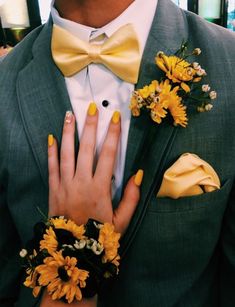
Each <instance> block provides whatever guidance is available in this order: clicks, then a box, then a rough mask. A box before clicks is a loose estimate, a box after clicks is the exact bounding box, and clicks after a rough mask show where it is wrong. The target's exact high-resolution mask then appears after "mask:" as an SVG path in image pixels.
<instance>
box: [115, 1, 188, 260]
mask: <svg viewBox="0 0 235 307" xmlns="http://www.w3.org/2000/svg"><path fill="white" fill-rule="evenodd" d="M186 28H187V27H186V26H185V20H184V16H183V14H182V11H181V10H180V9H179V8H178V7H177V6H175V5H174V4H173V3H172V2H171V1H170V0H158V6H157V10H156V13H155V17H154V20H153V24H152V28H151V31H150V33H149V37H148V40H147V43H146V47H145V51H144V55H143V58H142V63H141V68H140V75H139V81H138V84H137V85H136V88H137V89H138V88H141V87H143V86H144V85H147V84H149V83H150V82H151V81H152V80H160V78H161V76H162V73H161V71H160V69H158V68H157V67H156V64H155V56H156V54H157V52H159V51H163V52H165V53H166V54H173V53H175V52H176V51H177V50H178V49H179V47H180V45H181V43H182V41H183V40H187V39H188V33H187V32H186V30H185V29H186ZM156 125H157V124H156ZM150 127H151V124H150V117H149V116H146V115H142V116H140V117H137V118H134V117H132V119H131V125H130V130H129V136H128V146H127V154H126V163H125V173H124V185H125V184H126V182H127V180H128V179H129V178H130V176H132V175H133V174H134V173H135V172H136V171H137V170H138V168H139V167H141V168H142V167H143V166H144V167H143V168H144V179H143V183H142V186H141V198H140V201H139V204H138V206H137V209H136V212H135V214H134V217H133V218H132V221H131V223H130V225H129V228H128V230H127V232H126V235H125V236H124V238H123V240H122V245H121V251H120V252H121V254H122V255H124V254H125V252H126V250H127V248H128V247H129V246H130V244H131V243H132V241H133V239H134V237H135V234H136V232H137V231H138V228H139V227H140V225H141V221H142V219H143V218H144V215H145V212H146V209H147V204H148V200H149V199H150V198H151V197H152V195H153V193H155V192H156V191H157V190H158V188H159V187H160V184H161V180H162V176H163V173H164V169H165V167H166V163H167V155H168V153H169V152H170V150H171V147H172V144H173V142H174V139H175V136H176V134H177V131H178V129H180V128H176V127H174V126H173V125H172V124H170V123H169V122H167V121H164V122H163V123H161V124H160V125H158V126H156V127H154V128H155V135H154V136H155V139H154V142H153V144H152V146H151V147H150V150H149V151H148V155H147V156H146V160H145V161H144V164H143V163H140V161H138V159H137V158H138V156H140V153H141V154H142V153H143V151H144V150H145V148H144V147H143V144H144V140H145V139H146V138H148V133H149V131H150V130H151V128H150Z"/></svg>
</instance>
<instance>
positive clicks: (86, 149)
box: [79, 141, 94, 154]
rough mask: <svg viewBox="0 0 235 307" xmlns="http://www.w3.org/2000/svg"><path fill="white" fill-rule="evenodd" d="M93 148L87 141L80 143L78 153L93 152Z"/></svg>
mask: <svg viewBox="0 0 235 307" xmlns="http://www.w3.org/2000/svg"><path fill="white" fill-rule="evenodd" d="M93 148H94V146H93V145H92V144H91V143H90V142H87V141H82V142H81V143H80V147H79V153H81V152H82V153H83V154H88V153H89V152H90V151H91V150H93Z"/></svg>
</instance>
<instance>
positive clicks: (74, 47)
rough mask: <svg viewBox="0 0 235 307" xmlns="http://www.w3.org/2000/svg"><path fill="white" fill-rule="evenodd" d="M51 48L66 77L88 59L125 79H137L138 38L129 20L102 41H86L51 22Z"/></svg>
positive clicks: (128, 80) (132, 81)
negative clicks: (99, 42) (98, 42)
mask: <svg viewBox="0 0 235 307" xmlns="http://www.w3.org/2000/svg"><path fill="white" fill-rule="evenodd" d="M51 48H52V56H53V59H54V61H55V63H56V65H57V66H58V68H59V69H60V70H61V72H62V73H63V75H64V76H66V77H70V76H72V75H74V74H76V73H77V72H79V71H80V70H82V69H83V68H84V67H86V66H87V65H89V64H90V63H101V64H103V65H105V66H106V67H107V68H108V69H110V70H111V71H112V72H113V73H114V74H115V75H117V76H118V77H119V78H120V79H122V80H124V81H127V82H130V83H136V82H137V80H138V74H139V67H140V50H139V42H138V39H137V37H136V34H135V31H134V29H133V27H132V25H131V24H127V25H125V26H123V27H121V28H120V29H119V30H117V31H116V32H115V33H114V34H113V35H112V36H110V38H108V39H107V40H106V41H105V42H104V43H103V44H102V45H96V44H90V43H86V42H84V41H82V40H80V39H78V38H77V37H75V36H74V35H72V34H71V33H69V32H68V31H66V30H64V29H62V28H60V27H58V26H57V25H54V26H53V33H52V42H51Z"/></svg>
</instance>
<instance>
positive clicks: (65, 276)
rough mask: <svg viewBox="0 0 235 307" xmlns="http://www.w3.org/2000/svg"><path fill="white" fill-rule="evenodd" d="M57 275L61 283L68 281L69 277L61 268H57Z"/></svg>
mask: <svg viewBox="0 0 235 307" xmlns="http://www.w3.org/2000/svg"><path fill="white" fill-rule="evenodd" d="M58 275H59V277H60V279H61V280H62V281H69V279H70V277H69V276H68V274H67V271H66V270H65V268H64V267H63V266H61V267H59V268H58Z"/></svg>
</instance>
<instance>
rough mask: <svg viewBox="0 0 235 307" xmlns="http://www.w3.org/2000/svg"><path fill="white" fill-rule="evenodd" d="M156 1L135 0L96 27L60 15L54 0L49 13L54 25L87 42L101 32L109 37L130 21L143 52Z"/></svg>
mask: <svg viewBox="0 0 235 307" xmlns="http://www.w3.org/2000/svg"><path fill="white" fill-rule="evenodd" d="M157 2H158V0H145V1H143V0H135V1H134V2H132V3H131V4H130V5H129V6H128V8H127V9H126V10H125V11H124V12H122V14H121V15H119V16H118V17H117V18H115V19H114V20H112V21H111V22H109V23H108V24H107V25H105V26H103V27H101V28H98V29H96V28H92V27H88V26H85V25H82V24H79V23H76V22H73V21H71V20H67V19H64V18H62V17H60V15H59V13H58V11H57V10H56V9H55V7H54V1H52V4H51V15H52V19H53V22H54V23H55V24H56V25H58V26H60V27H62V28H64V29H66V30H67V31H69V32H70V33H72V34H73V35H75V36H77V37H79V38H80V39H82V40H84V41H87V42H88V41H89V40H90V39H91V36H92V39H95V38H96V37H98V36H99V35H101V34H105V35H106V36H107V37H110V36H111V35H112V34H113V33H114V32H116V31H117V30H118V29H119V28H120V27H122V26H124V25H126V24H128V23H131V24H132V25H133V26H134V29H135V31H136V34H137V36H138V39H139V42H140V48H141V52H143V49H144V47H145V43H146V40H147V37H148V33H149V30H150V28H151V24H152V21H153V17H154V14H155V11H156V7H157ZM146 16H148V18H146Z"/></svg>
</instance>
